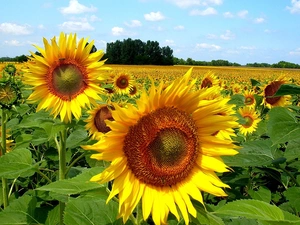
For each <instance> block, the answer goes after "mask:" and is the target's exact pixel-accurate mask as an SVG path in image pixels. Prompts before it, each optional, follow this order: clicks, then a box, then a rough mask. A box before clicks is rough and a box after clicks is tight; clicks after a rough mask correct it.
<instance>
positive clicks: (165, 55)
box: [104, 38, 174, 65]
mask: <svg viewBox="0 0 300 225" xmlns="http://www.w3.org/2000/svg"><path fill="white" fill-rule="evenodd" d="M104 57H106V58H107V59H108V60H107V63H108V64H125V65H173V64H174V63H173V58H174V57H173V50H172V49H171V48H170V47H169V46H166V47H160V46H159V43H158V42H157V41H149V40H148V41H147V42H143V41H141V40H140V39H136V40H132V39H131V38H128V39H124V40H123V41H119V40H117V41H115V42H111V43H107V45H106V54H105V56H104Z"/></svg>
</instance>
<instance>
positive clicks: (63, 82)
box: [52, 64, 86, 100]
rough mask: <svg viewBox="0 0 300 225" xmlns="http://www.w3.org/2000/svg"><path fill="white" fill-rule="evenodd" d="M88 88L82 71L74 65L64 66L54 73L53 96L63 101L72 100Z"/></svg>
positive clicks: (56, 69) (60, 66) (57, 68)
mask: <svg viewBox="0 0 300 225" xmlns="http://www.w3.org/2000/svg"><path fill="white" fill-rule="evenodd" d="M85 87H86V83H85V80H84V75H83V72H82V70H81V69H80V68H79V67H78V66H77V65H74V64H62V65H59V66H57V67H56V68H55V69H54V70H53V72H52V88H53V92H54V93H53V94H55V95H56V96H59V97H60V98H62V99H63V100H71V99H73V98H75V97H76V96H77V95H78V94H80V93H82V92H83V90H84V89H85Z"/></svg>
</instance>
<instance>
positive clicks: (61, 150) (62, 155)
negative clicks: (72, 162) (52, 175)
mask: <svg viewBox="0 0 300 225" xmlns="http://www.w3.org/2000/svg"><path fill="white" fill-rule="evenodd" d="M66 142H67V128H66V129H65V130H63V131H61V132H60V145H59V146H58V157H59V180H64V179H65V178H66V150H67V149H66ZM64 210H65V203H64V202H61V201H60V202H59V215H60V216H59V221H60V225H64Z"/></svg>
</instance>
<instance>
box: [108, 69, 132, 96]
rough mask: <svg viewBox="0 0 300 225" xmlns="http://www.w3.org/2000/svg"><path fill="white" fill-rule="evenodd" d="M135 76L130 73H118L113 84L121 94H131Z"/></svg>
mask: <svg viewBox="0 0 300 225" xmlns="http://www.w3.org/2000/svg"><path fill="white" fill-rule="evenodd" d="M133 82H134V80H133V78H132V76H131V75H130V74H129V73H124V72H121V73H117V74H115V76H114V78H113V86H114V89H115V90H116V92H117V93H119V94H129V92H130V89H131V88H132V87H133Z"/></svg>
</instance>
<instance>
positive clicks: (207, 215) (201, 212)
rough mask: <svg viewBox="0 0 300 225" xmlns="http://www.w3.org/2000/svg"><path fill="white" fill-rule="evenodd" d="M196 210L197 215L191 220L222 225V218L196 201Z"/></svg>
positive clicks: (208, 224)
mask: <svg viewBox="0 0 300 225" xmlns="http://www.w3.org/2000/svg"><path fill="white" fill-rule="evenodd" d="M194 206H195V208H196V210H197V217H196V218H195V219H194V218H193V221H195V222H197V224H207V225H224V224H225V223H224V222H223V220H222V219H221V218H220V217H218V216H217V215H216V214H213V213H211V212H208V211H206V210H205V209H204V208H203V206H201V205H199V204H198V203H195V204H194Z"/></svg>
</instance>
